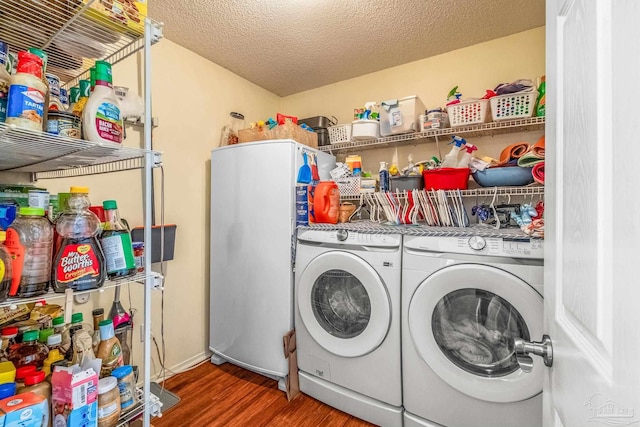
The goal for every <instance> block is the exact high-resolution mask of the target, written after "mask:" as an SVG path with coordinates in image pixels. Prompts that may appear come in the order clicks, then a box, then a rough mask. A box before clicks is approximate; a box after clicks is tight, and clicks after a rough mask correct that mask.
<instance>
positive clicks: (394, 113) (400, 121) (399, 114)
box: [380, 95, 425, 136]
mask: <svg viewBox="0 0 640 427" xmlns="http://www.w3.org/2000/svg"><path fill="white" fill-rule="evenodd" d="M424 111H425V106H424V104H423V103H422V101H421V100H420V98H418V97H417V96H416V95H413V96H407V97H406V98H400V99H390V100H388V101H383V102H382V106H381V108H380V135H382V136H391V135H397V134H401V133H408V132H418V131H419V130H420V114H424Z"/></svg>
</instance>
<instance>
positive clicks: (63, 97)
mask: <svg viewBox="0 0 640 427" xmlns="http://www.w3.org/2000/svg"><path fill="white" fill-rule="evenodd" d="M60 103H61V104H62V106H63V107H64V108H65V110H66V109H67V108H69V95H68V93H67V90H66V89H65V88H63V87H61V88H60Z"/></svg>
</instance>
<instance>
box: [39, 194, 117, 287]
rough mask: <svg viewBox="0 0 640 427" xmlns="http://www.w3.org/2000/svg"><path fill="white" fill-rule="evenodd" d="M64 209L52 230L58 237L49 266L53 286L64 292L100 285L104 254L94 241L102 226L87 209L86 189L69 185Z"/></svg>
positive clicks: (102, 275) (102, 278) (96, 240)
mask: <svg viewBox="0 0 640 427" xmlns="http://www.w3.org/2000/svg"><path fill="white" fill-rule="evenodd" d="M70 192H71V196H70V197H69V200H68V201H67V205H68V209H67V210H65V212H64V213H63V214H62V215H60V216H59V217H58V219H57V220H56V231H57V232H58V234H59V235H60V238H61V239H62V241H61V243H60V247H59V249H58V252H57V253H56V257H55V261H54V266H53V281H52V282H53V283H52V285H53V289H54V290H55V291H56V292H64V291H65V290H66V289H67V288H71V289H73V290H76V291H83V290H88V289H98V288H100V287H101V286H102V285H103V284H104V280H105V278H106V275H107V274H106V269H105V261H104V254H103V252H102V248H101V247H100V244H99V243H98V238H97V236H98V234H100V232H101V229H102V226H101V224H100V219H99V218H98V217H97V216H96V214H94V213H93V212H91V211H90V210H89V206H91V202H90V201H89V189H88V188H87V187H71V191H70Z"/></svg>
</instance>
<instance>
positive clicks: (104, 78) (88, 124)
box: [82, 61, 124, 143]
mask: <svg viewBox="0 0 640 427" xmlns="http://www.w3.org/2000/svg"><path fill="white" fill-rule="evenodd" d="M118 102H119V101H118V98H117V97H116V94H115V92H114V91H113V85H112V77H111V64H109V63H108V62H106V61H97V62H96V86H95V88H94V90H93V92H92V93H91V96H90V97H89V100H88V101H87V104H86V105H85V107H84V110H83V111H82V125H83V129H84V136H85V139H88V140H89V141H93V142H116V143H121V142H122V138H123V134H124V132H123V122H122V113H121V112H120V106H119V104H118Z"/></svg>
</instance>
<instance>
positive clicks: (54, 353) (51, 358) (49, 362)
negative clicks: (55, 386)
mask: <svg viewBox="0 0 640 427" xmlns="http://www.w3.org/2000/svg"><path fill="white" fill-rule="evenodd" d="M62 360H64V356H63V355H62V354H60V350H58V349H57V348H54V349H53V350H51V349H49V354H48V355H47V358H46V359H44V362H42V372H44V373H45V375H46V376H49V374H51V367H52V366H53V364H54V363H56V362H60V361H62Z"/></svg>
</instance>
